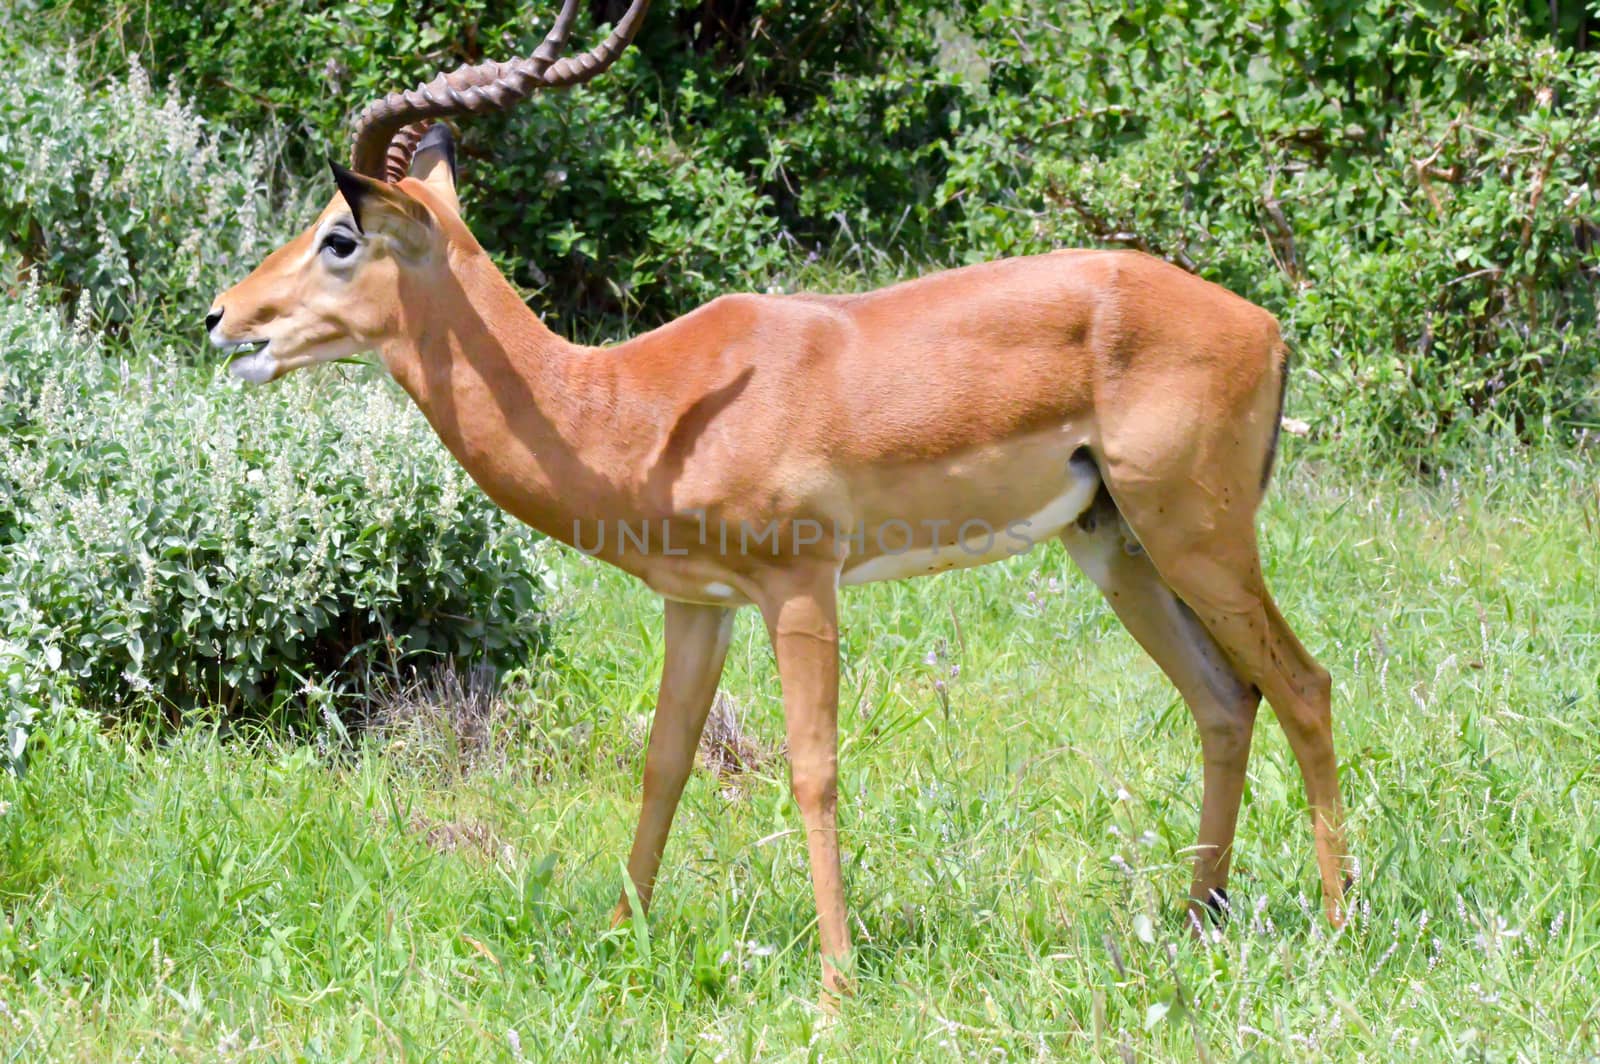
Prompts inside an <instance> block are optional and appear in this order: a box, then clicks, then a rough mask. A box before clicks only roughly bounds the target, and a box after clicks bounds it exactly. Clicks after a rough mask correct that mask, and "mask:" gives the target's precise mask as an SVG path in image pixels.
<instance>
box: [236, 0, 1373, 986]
mask: <svg viewBox="0 0 1600 1064" xmlns="http://www.w3.org/2000/svg"><path fill="white" fill-rule="evenodd" d="M576 6H577V4H576V0H565V3H564V6H563V7H562V9H561V11H560V13H559V14H558V16H557V18H556V21H555V23H554V24H553V27H552V29H551V30H550V33H549V35H548V36H547V37H546V39H545V40H544V42H543V43H542V44H541V45H540V47H539V48H538V50H537V51H536V52H534V54H533V55H532V56H531V57H529V58H526V59H514V60H512V61H510V62H506V63H494V62H490V63H484V64H481V65H477V66H468V67H462V68H460V69H457V70H455V71H453V72H451V73H449V74H447V75H441V76H440V77H439V78H437V79H436V80H435V81H433V82H432V83H430V84H429V85H426V86H423V87H421V88H419V89H416V90H414V91H412V92H408V93H395V94H392V95H390V96H388V97H386V98H384V99H382V100H380V101H378V102H376V103H374V104H372V105H371V106H369V107H368V108H367V109H366V110H365V111H364V112H363V113H362V115H361V116H360V118H359V119H358V120H357V123H356V134H355V146H354V152H353V156H354V158H353V167H352V169H350V170H346V169H344V168H342V167H339V166H337V165H336V164H335V165H334V176H335V179H336V184H337V188H338V191H337V194H336V195H335V196H334V198H333V200H332V202H331V203H329V204H328V207H327V209H325V210H324V211H323V212H322V214H321V216H320V217H318V219H317V220H316V222H315V224H314V225H312V226H311V228H309V229H307V230H306V231H305V232H304V233H302V234H301V235H300V236H299V237H297V238H296V239H294V240H293V241H292V242H290V243H289V244H287V245H286V246H284V247H283V248H281V249H279V250H278V251H276V252H274V253H273V254H272V255H271V256H270V257H268V258H267V259H266V261H265V262H263V263H262V264H261V266H260V267H258V268H257V269H256V270H255V272H253V273H252V274H250V276H249V277H247V278H245V279H244V280H243V281H242V282H240V283H239V284H238V285H236V286H235V287H233V288H231V289H229V290H228V291H227V292H225V293H223V295H222V296H221V297H219V298H218V299H217V301H216V302H215V304H214V305H213V306H212V308H211V310H210V313H209V314H208V315H207V318H206V327H207V329H208V330H209V332H210V336H211V339H212V340H213V341H214V342H215V343H216V344H218V345H219V346H221V347H223V348H225V349H229V350H230V351H232V352H233V353H234V354H235V355H236V356H237V357H236V358H235V359H234V360H233V361H232V362H231V367H232V370H233V372H234V373H235V374H237V375H238V376H240V377H243V378H245V379H246V380H249V381H257V382H264V381H270V380H275V379H277V378H279V377H282V376H283V375H284V374H286V373H289V372H290V371H292V370H295V369H299V368H302V367H305V366H310V365H313V364H315V363H318V362H325V361H328V360H330V359H334V358H339V357H343V356H348V355H352V354H355V353H358V352H365V351H374V350H375V351H376V352H377V353H378V355H379V357H380V358H381V360H382V362H383V365H384V366H385V367H386V368H387V370H388V372H389V373H390V374H391V375H392V376H393V377H394V379H395V380H396V381H398V382H399V383H400V385H401V387H403V388H404V389H405V390H406V392H407V393H409V394H410V396H411V397H412V399H414V400H415V401H416V404H417V406H418V407H420V408H421V410H422V412H423V414H424V415H425V416H426V417H427V419H428V421H429V423H430V424H431V425H432V426H433V428H434V430H435V431H436V432H437V433H438V435H439V438H440V439H441V440H442V441H443V442H444V445H445V446H446V447H447V448H449V450H450V451H451V453H452V454H453V455H454V456H455V457H456V459H457V460H459V461H460V462H461V464H462V466H464V467H465V468H466V470H467V471H468V473H470V474H471V476H472V477H473V479H474V480H475V481H476V482H477V483H478V484H479V485H481V486H482V488H483V490H484V491H485V492H487V493H488V495H489V497H490V498H491V499H493V500H494V501H495V502H496V503H497V504H498V505H500V506H501V507H503V508H504V509H506V510H507V511H509V512H510V513H511V514H513V515H515V516H516V517H517V518H519V519H520V520H522V521H524V522H526V523H527V524H529V525H531V526H533V527H534V528H536V529H538V530H540V531H541V532H543V533H544V534H546V535H548V536H551V537H553V538H555V539H557V540H561V541H563V542H566V543H568V544H578V545H579V546H580V547H581V548H582V549H583V550H584V551H586V552H588V553H592V554H595V555H597V556H599V557H601V558H603V559H604V560H606V561H608V562H610V563H612V564H615V565H617V566H619V567H621V568H623V569H625V570H626V571H628V572H630V573H632V574H633V575H635V576H637V577H638V578H640V579H641V580H643V581H644V582H645V583H647V584H648V585H649V586H650V587H651V588H653V589H654V590H655V591H656V592H657V593H659V594H660V595H661V596H662V598H663V599H664V600H665V613H666V620H665V647H666V649H665V664H664V666H663V668H662V674H661V687H660V694H659V700H658V702H657V705H656V711H655V718H654V722H653V725H652V727H651V732H650V741H649V747H648V750H647V753H646V756H645V765H644V797H643V804H642V811H641V813H640V817H639V824H638V829H637V832H636V834H635V837H634V842H633V849H632V852H631V854H630V856H629V859H628V875H629V877H630V878H631V879H632V881H633V882H632V886H633V889H634V890H635V891H636V892H637V897H638V898H639V901H640V903H641V904H646V903H648V901H649V899H650V895H651V891H652V888H653V886H654V884H655V879H656V873H657V871H658V869H659V867H660V864H661V856H662V849H663V847H664V845H665V843H666V840H667V833H668V829H669V828H670V826H671V824H672V818H673V815H674V812H675V811H676V808H677V805H678V799H679V795H680V793H681V792H682V789H683V786H684V782H685V780H686V778H687V777H688V774H689V772H690V769H691V767H692V763H693V758H694V753H695V748H696V745H697V742H698V739H699V735H700V731H701V728H702V726H703V724H704V722H705V719H706V713H707V710H708V707H709V706H710V705H711V702H712V698H713V696H714V694H715V692H716V688H717V683H718V680H719V678H720V675H721V672H722V666H723V659H724V657H725V655H726V653H727V650H728V640H729V634H730V632H731V631H732V628H733V618H734V612H735V611H736V610H737V609H739V608H740V607H743V606H746V605H754V606H755V607H756V608H757V609H758V610H759V611H760V613H761V616H762V618H763V619H764V621H765V622H766V627H767V631H768V634H769V635H770V637H771V640H772V644H773V647H774V650H775V653H776V657H777V666H778V673H779V678H780V680H781V682H782V688H783V710H784V719H785V726H786V731H787V737H788V750H789V762H790V778H791V784H792V787H793V793H794V797H795V801H796V804H797V805H798V806H799V808H800V815H801V817H802V818H803V821H804V824H805V830H806V839H807V844H808V847H809V851H810V861H811V877H812V887H813V889H814V891H815V895H816V905H817V914H818V933H819V937H820V939H821V947H822V950H821V952H822V977H823V986H824V997H825V999H826V998H830V997H831V995H833V994H836V993H839V992H843V991H846V990H848V989H849V981H850V979H849V973H850V964H849V952H850V934H849V931H848V929H847V926H846V918H845V900H844V887H843V882H842V880H841V873H840V860H839V838H838V831H837V828H836V821H835V810H836V805H837V793H838V787H837V779H838V757H837V713H838V697H839V656H838V654H839V638H838V637H839V629H838V615H837V605H836V604H837V599H838V594H839V589H840V588H841V587H842V586H846V585H851V584H861V583H867V582H870V581H876V580H896V579H902V578H905V577H910V576H917V575H921V574H924V573H928V572H932V571H936V570H943V569H950V568H959V567H965V566H969V565H975V564H979V563H982V562H987V561H992V560H995V559H997V558H1000V557H1005V556H1008V555H1010V554H1014V553H1016V552H1018V551H1019V550H1020V549H1022V548H1023V547H1025V546H1028V545H1031V544H1032V543H1036V542H1042V541H1044V540H1045V539H1047V538H1059V539H1060V540H1061V541H1062V542H1063V543H1064V544H1065V545H1066V550H1067V552H1068V554H1070V556H1071V557H1072V558H1073V560H1074V561H1076V562H1077V564H1078V565H1079V566H1080V567H1081V568H1082V569H1083V570H1084V572H1085V573H1086V574H1087V575H1088V576H1089V578H1090V579H1091V580H1092V581H1093V582H1094V583H1095V584H1096V585H1097V586H1098V587H1099V588H1100V590H1101V591H1102V592H1103V593H1104V594H1105V597H1106V599H1107V600H1108V601H1109V603H1110V606H1111V608H1112V610H1114V611H1115V613H1116V614H1117V616H1118V617H1119V618H1121V620H1122V622H1123V624H1124V625H1125V626H1126V627H1127V629H1128V630H1129V631H1130V632H1131V633H1132V634H1133V636H1134V638H1135V639H1137V640H1138V641H1139V643H1140V644H1142V645H1143V646H1144V648H1145V649H1146V650H1147V651H1148V652H1149V654H1150V656H1151V657H1153V658H1154V659H1155V661H1156V663H1157V664H1158V665H1159V666H1160V667H1161V668H1162V669H1163V670H1164V671H1165V673H1166V674H1167V676H1168V677H1169V678H1170V679H1171V680H1172V682H1173V683H1174V684H1175V685H1176V686H1177V689H1178V691H1179V692H1180V693H1181V694H1182V696H1183V699H1184V701H1185V702H1186V703H1187V705H1188V707H1189V710H1190V712H1191V713H1192V714H1193V716H1194V720H1195V723H1196V725H1197V726H1198V730H1199V735H1200V747H1201V753H1202V756H1203V759H1204V782H1203V794H1202V800H1201V812H1200V828H1199V843H1198V847H1197V856H1196V859H1195V868H1194V880H1193V886H1192V888H1191V891H1190V899H1191V901H1190V905H1191V908H1192V912H1193V913H1194V915H1195V916H1196V917H1200V916H1203V915H1206V914H1207V913H1208V912H1214V911H1217V910H1220V909H1222V908H1225V905H1226V884H1227V879H1228V867H1229V862H1230V858H1231V852H1232V846H1233V839H1234V832H1235V827H1236V824H1237V820H1238V813H1239V804H1240V798H1241V794H1242V790H1243V787H1244V781H1245V764H1246V760H1247V758H1248V756H1249V751H1250V740H1251V733H1252V728H1253V725H1254V722H1255V716H1256V708H1257V705H1258V703H1259V701H1260V699H1261V697H1262V696H1263V695H1265V697H1266V699H1267V701H1268V702H1269V703H1270V704H1271V706H1272V708H1273V710H1274V711H1275V712H1276V714H1277V717H1278V720H1279V721H1280V722H1281V724H1282V726H1283V729H1284V731H1285V733H1286V734H1287V736H1288V739H1289V742H1290V744H1291V746H1292V747H1293V751H1294V754H1295V757H1296V759H1297V760H1298V762H1299V765H1300V770H1301V774H1302V775H1303V777H1304V779H1305V787H1306V795H1307V798H1308V802H1309V806H1310V810H1311V819H1312V827H1313V835H1314V839H1315V847H1316V859H1317V866H1318V871H1319V874H1320V878H1321V883H1322V893H1323V899H1324V906H1325V910H1326V913H1327V916H1328V918H1329V919H1330V920H1332V921H1334V922H1335V923H1338V922H1340V921H1341V920H1342V919H1343V912H1344V891H1345V889H1346V886H1347V884H1346V880H1345V872H1344V865H1345V862H1346V860H1347V858H1346V856H1345V848H1344V841H1343V832H1342V826H1341V821H1342V814H1341V809H1340V798H1339V790H1338V782H1337V779H1336V766H1335V760H1334V749H1333V737H1332V729H1331V716H1330V708H1329V695H1330V681H1329V676H1328V673H1327V671H1326V670H1324V669H1323V668H1322V667H1321V666H1320V665H1318V664H1317V662H1316V661H1315V660H1314V659H1313V658H1312V657H1311V655H1310V654H1309V653H1307V652H1306V650H1305V648H1304V647H1303V646H1301V644H1300V641H1299V640H1298V639H1297V638H1296V637H1295V635H1294V633H1293V632H1292V631H1291V630H1290V629H1289V626H1288V624H1287V623H1285V621H1284V619H1283V616H1282V615H1281V614H1280V613H1279V612H1278V609H1277V607H1276V606H1275V605H1274V604H1273V600H1272V598H1271V596H1270V595H1269V593H1268V591H1267V587H1266V584H1265V582H1264V580H1263V577H1262V571H1261V563H1260V560H1259V556H1258V554H1257V546H1256V534H1255V513H1256V508H1257V505H1258V504H1259V502H1260V500H1261V497H1262V494H1263V491H1264V490H1265V487H1266V481H1267V476H1268V474H1269V472H1270V469H1271V466H1272V461H1273V452H1274V449H1275V445H1276V441H1277V426H1278V423H1279V420H1280V416H1281V407H1282V402H1283V387H1284V375H1285V372H1286V357H1287V351H1286V348H1285V346H1284V343H1283V341H1282V339H1281V338H1280V337H1279V333H1278V327H1277V323H1276V322H1275V320H1274V319H1273V317H1272V316H1271V315H1270V314H1268V313H1267V312H1266V311H1264V310H1261V309H1260V308H1258V307H1256V306H1254V305H1253V304H1251V303H1248V302H1246V301H1245V300H1243V299H1241V298H1239V297H1237V296H1234V295H1232V294H1231V293H1229V292H1228V291H1226V290H1224V289H1222V288H1219V287H1217V286H1216V285H1213V284H1211V283H1209V282H1207V281H1204V280H1201V279H1199V278H1196V277H1194V276H1192V275H1190V274H1188V273H1186V272H1184V271H1183V270H1181V269H1179V268H1177V267H1175V266H1172V265H1169V264H1168V263H1165V262H1162V261H1160V260H1158V259H1154V258H1150V257H1148V256H1145V255H1141V254H1137V253H1134V252H1123V251H1059V252H1055V253H1053V254H1047V255H1039V256H1036V257H1029V258H1015V259H1009V260H1004V261H998V262H992V263H989V264H986V265H980V266H972V267H968V268H965V269H958V270H951V271H948V272H943V273H937V274H934V275H932V276H928V277H924V278H922V279H921V280H915V281H910V282H907V283H904V284H898V285H895V286H893V287H891V288H886V289H883V290H880V291H876V292H872V293H868V294H865V295H728V296H723V297H722V298H720V299H716V300H714V301H712V302H711V303H709V304H707V305H706V306H703V307H701V308H700V309H698V310H696V311H694V312H693V313H690V314H687V315H685V316H684V317H682V318H679V319H677V320H676V321H673V322H671V323H670V324H667V325H665V326H662V327H661V328H659V329H656V330H655V331H653V332H649V333H646V334H644V335H642V336H638V337H635V338H634V339H632V340H629V341H627V342H626V343H621V344H618V345H616V346H614V347H606V348H593V347H582V346H578V345H576V344H572V343H569V342H567V341H566V340H564V339H562V338H561V337H559V336H556V335H555V334H554V333H552V332H551V331H550V330H549V329H547V328H546V327H545V326H544V324H543V323H542V322H541V321H540V320H539V318H538V317H537V316H535V315H534V314H533V313H532V312H531V311H530V310H529V309H528V308H527V307H526V306H525V305H524V303H523V301H522V300H521V299H520V298H519V297H518V295H517V293H516V291H515V290H514V289H513V288H512V287H511V285H510V284H509V283H507V282H506V280H505V279H504V278H503V277H502V276H501V275H500V273H499V272H498V271H497V270H496V268H495V266H494V265H493V264H492V263H491V261H490V259H489V256H488V255H487V254H485V252H484V250H483V248H482V247H480V246H479V244H478V242H477V241H476V240H475V239H474V238H473V236H472V234H471V232H469V231H468V229H467V227H466V225H465V224H464V223H463V222H462V219H461V212H460V207H459V203H458V201H457V197H456V168H455V157H454V148H453V143H452V141H451V139H450V134H449V132H448V130H447V127H446V126H444V125H442V124H436V123H437V122H438V120H439V119H441V118H444V117H448V116H452V115H459V114H463V113H471V112H479V111H484V110H489V109H496V108H504V107H507V106H509V105H511V104H512V103H514V102H515V101H517V100H520V99H522V98H524V97H526V96H527V95H528V94H529V93H531V92H532V91H534V90H536V89H544V88H556V87H562V86H568V85H572V84H576V83H578V82H581V81H584V80H587V79H588V78H590V77H593V76H594V75H595V74H597V73H599V72H600V71H602V70H604V69H605V68H606V67H607V66H608V65H609V64H611V63H612V62H613V61H615V59H616V57H617V55H618V54H619V53H620V52H621V51H622V50H623V49H624V48H625V47H626V46H627V44H628V42H629V40H631V38H632V36H633V34H634V33H635V31H636V30H637V29H638V26H639V23H640V21H641V19H642V18H643V15H644V12H645V9H646V8H647V6H648V2H647V0H636V2H635V3H634V4H633V6H632V7H631V8H630V9H629V10H628V11H627V13H626V14H625V15H624V16H623V17H622V19H621V20H620V21H619V22H618V24H617V25H616V27H615V29H614V31H613V32H612V33H611V34H610V35H609V36H608V37H607V38H606V39H605V40H604V41H603V42H602V43H601V44H600V45H599V46H598V47H596V48H594V49H593V50H592V51H590V52H588V53H586V54H584V55H581V56H576V57H571V58H560V59H558V56H559V55H560V53H561V51H562V50H563V48H564V46H565V44H566V39H567V36H568V34H569V32H570V30H571V27H572V23H573V20H574V15H575V12H576ZM623 526H626V529H625V530H624V529H623ZM641 529H643V530H645V534H644V535H642V536H641V535H640V532H639V530H641ZM608 531H609V532H610V534H609V535H608V534H607V532H608ZM624 532H625V533H626V534H623V533H624ZM627 898H628V895H627V892H626V891H624V893H623V899H622V901H620V902H619V903H618V905H617V908H616V911H615V914H614V919H615V920H616V921H619V922H620V921H622V920H625V919H627V918H628V917H629V916H630V913H631V909H630V906H629V903H628V900H627Z"/></svg>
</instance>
